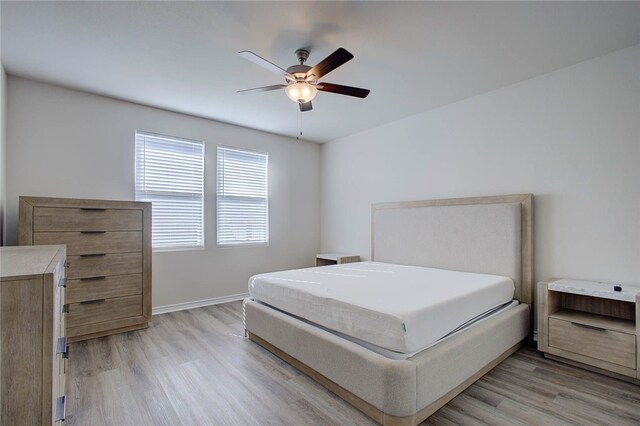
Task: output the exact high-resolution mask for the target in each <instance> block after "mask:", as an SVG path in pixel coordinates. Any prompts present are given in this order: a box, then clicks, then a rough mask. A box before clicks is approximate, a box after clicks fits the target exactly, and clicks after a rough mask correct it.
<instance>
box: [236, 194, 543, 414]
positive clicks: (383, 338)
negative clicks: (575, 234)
mask: <svg viewBox="0 0 640 426" xmlns="http://www.w3.org/2000/svg"><path fill="white" fill-rule="evenodd" d="M532 203H533V196H532V195H531V194H523V195H508V196H494V197H476V198H462V199H447V200H428V201H414V202H399V203H381V204H374V205H373V206H372V229H371V235H372V243H371V261H368V262H361V263H354V264H345V265H335V266H324V267H320V268H308V269H303V270H293V271H283V272H279V273H274V274H261V275H258V276H255V277H252V279H251V281H250V284H249V286H250V294H251V295H252V298H251V299H248V300H247V301H245V327H246V334H247V336H248V338H249V339H251V340H252V341H253V342H255V343H257V344H259V345H261V346H263V347H264V348H266V349H267V350H269V351H271V352H272V353H274V354H275V355H277V356H279V357H280V358H282V359H283V360H285V361H287V362H288V363H290V364H291V365H293V366H294V367H296V368H298V369H299V370H301V371H302V372H304V373H306V374H307V375H309V376H310V377H311V378H313V379H315V380H316V381H318V382H319V383H320V384H321V385H323V386H325V387H326V388H327V389H329V390H330V391H332V392H334V393H336V394H337V395H338V396H340V397H341V398H343V399H345V400H346V401H347V402H349V403H351V404H352V405H354V406H355V407H356V408H358V409H359V410H361V411H363V412H364V413H365V414H367V415H368V416H370V417H371V418H373V419H374V420H376V421H377V422H379V423H381V424H402V425H405V424H407V425H415V424H419V423H420V422H422V421H423V420H424V419H426V418H427V417H429V416H430V415H431V414H433V413H434V412H435V411H436V410H438V409H439V408H440V407H442V406H443V405H444V404H446V403H447V402H448V401H449V400H451V399H452V398H454V397H455V396H456V395H457V394H458V393H460V392H462V391H463V390H464V389H465V388H466V387H468V386H469V385H471V384H472V383H473V382H474V381H476V380H477V379H479V378H480V377H481V376H482V375H484V374H485V373H486V372H488V371H489V370H490V369H491V368H493V367H494V366H496V365H497V364H498V363H500V362H501V361H502V360H504V359H505V358H506V357H508V356H509V355H511V354H512V353H513V352H515V351H516V350H517V349H518V348H519V347H520V345H521V343H522V341H523V339H525V338H526V337H527V336H528V335H529V331H530V326H531V304H532V298H533V294H532V291H533V290H532V288H533V286H532V281H533V277H532V272H533V268H532V266H533V241H532V228H533V223H532ZM423 283H424V289H423ZM408 292H410V293H408ZM407 294H410V295H411V297H407ZM421 299H425V300H426V301H425V300H421Z"/></svg>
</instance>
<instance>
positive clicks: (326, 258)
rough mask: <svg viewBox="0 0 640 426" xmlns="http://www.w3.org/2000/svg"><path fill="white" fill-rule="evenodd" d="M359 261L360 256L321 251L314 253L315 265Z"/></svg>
mask: <svg viewBox="0 0 640 426" xmlns="http://www.w3.org/2000/svg"><path fill="white" fill-rule="evenodd" d="M353 262H360V256H356V255H353V254H342V253H323V254H318V255H316V266H327V265H340V264H342V263H353Z"/></svg>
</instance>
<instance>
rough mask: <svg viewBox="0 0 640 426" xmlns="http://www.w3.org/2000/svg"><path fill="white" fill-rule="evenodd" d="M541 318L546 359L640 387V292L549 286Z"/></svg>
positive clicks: (541, 294) (591, 285) (563, 283)
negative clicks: (639, 346)
mask: <svg viewBox="0 0 640 426" xmlns="http://www.w3.org/2000/svg"><path fill="white" fill-rule="evenodd" d="M537 312H538V350H540V351H542V352H544V353H545V356H546V357H548V358H551V359H555V360H558V361H563V362H565V363H569V364H572V365H576V366H579V367H583V368H586V369H588V370H593V371H597V372H600V373H602V374H606V375H609V376H613V377H616V378H619V379H623V380H626V381H630V382H633V383H636V384H640V381H639V380H638V379H640V370H639V369H638V366H639V365H640V351H639V350H638V344H639V343H640V328H639V327H638V324H640V288H635V287H632V286H623V287H622V291H615V290H614V285H613V284H604V283H595V282H584V281H573V280H556V279H553V280H547V281H543V282H540V283H538V311H537Z"/></svg>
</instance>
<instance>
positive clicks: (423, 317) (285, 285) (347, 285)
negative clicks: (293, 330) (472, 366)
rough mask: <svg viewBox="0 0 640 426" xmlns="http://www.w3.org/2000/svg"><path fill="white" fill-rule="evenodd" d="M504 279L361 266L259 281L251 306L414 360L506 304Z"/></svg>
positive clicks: (508, 288)
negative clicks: (255, 304)
mask: <svg viewBox="0 0 640 426" xmlns="http://www.w3.org/2000/svg"><path fill="white" fill-rule="evenodd" d="M513 293H514V284H513V280H511V279H510V278H507V277H501V276H496V275H486V274H474V273H468V272H455V271H448V270H444V269H434V268H424V267H418V266H402V265H394V264H388V263H379V262H360V263H349V264H343V265H332V266H322V267H318V268H307V269H297V270H291V271H282V272H274V273H268V274H260V275H255V276H253V277H251V279H250V280H249V294H250V295H251V297H253V298H254V299H256V300H258V301H260V302H262V303H266V304H268V305H271V306H273V307H275V308H277V309H280V310H282V311H284V312H287V313H290V314H292V315H295V316H298V317H301V318H304V319H306V320H308V321H310V322H313V323H316V324H319V325H321V326H323V327H326V328H328V329H330V330H333V331H336V332H338V333H342V334H344V335H346V336H350V337H353V338H355V339H358V340H361V341H363V342H366V343H370V344H372V345H375V346H379V347H381V348H384V349H388V350H390V351H393V352H400V353H405V354H408V353H413V352H417V351H419V350H421V349H423V348H425V347H427V346H429V345H431V344H433V343H435V342H436V341H438V340H439V339H441V338H442V337H444V336H446V335H447V334H449V333H451V332H452V331H454V330H455V329H456V328H458V327H459V326H461V325H463V324H464V323H466V322H467V321H469V320H471V319H473V318H475V317H477V316H479V315H481V314H483V313H485V312H487V311H489V310H490V309H493V308H495V307H497V306H499V305H502V304H505V303H507V302H509V301H510V300H512V299H513Z"/></svg>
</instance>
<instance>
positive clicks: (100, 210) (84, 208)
mask: <svg viewBox="0 0 640 426" xmlns="http://www.w3.org/2000/svg"><path fill="white" fill-rule="evenodd" d="M80 210H85V211H90V212H103V211H105V210H107V209H103V208H100V207H82V208H81V209H80Z"/></svg>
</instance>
